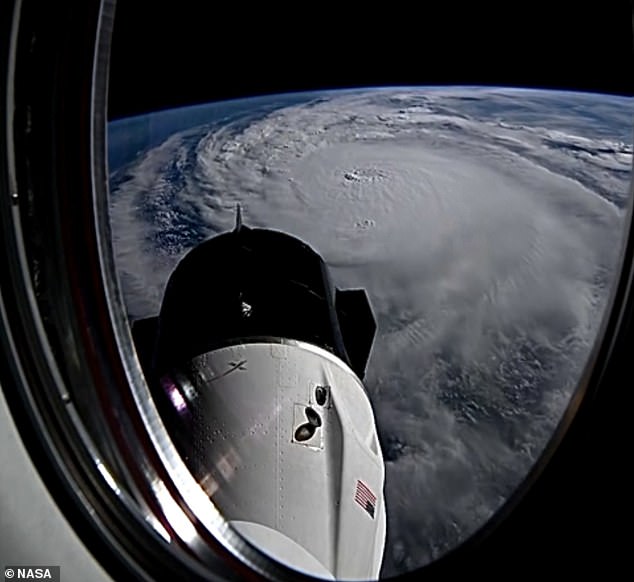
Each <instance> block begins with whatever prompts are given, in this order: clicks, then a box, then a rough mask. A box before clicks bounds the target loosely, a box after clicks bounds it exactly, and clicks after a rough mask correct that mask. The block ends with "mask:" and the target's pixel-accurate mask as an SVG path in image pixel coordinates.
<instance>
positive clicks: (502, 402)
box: [108, 87, 634, 576]
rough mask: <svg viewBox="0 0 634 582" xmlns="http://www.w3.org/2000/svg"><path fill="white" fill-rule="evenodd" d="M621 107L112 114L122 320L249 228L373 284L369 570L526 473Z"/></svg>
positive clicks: (265, 103)
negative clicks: (379, 527) (208, 248)
mask: <svg viewBox="0 0 634 582" xmlns="http://www.w3.org/2000/svg"><path fill="white" fill-rule="evenodd" d="M633 104H634V102H633V100H632V99H631V98H624V97H615V96H607V95H597V94H582V93H569V92H555V91H542V90H527V89H503V88H482V87H448V88H382V89H368V90H354V91H334V92H320V93H303V94H291V95H278V96H267V97H259V98H254V99H245V100H240V101H228V102H221V103H211V104H207V105H200V106H195V107H188V108H183V109H175V110H169V111H163V112H157V113H150V114H148V115H144V116H140V117H135V118H129V119H122V120H117V121H113V122H110V124H109V128H108V140H109V167H110V191H111V200H110V220H111V229H112V244H113V252H114V254H115V259H116V264H117V268H118V273H119V279H120V285H121V288H122V291H123V295H124V298H125V303H126V307H127V310H128V315H129V317H130V319H131V320H133V319H137V318H143V317H147V316H151V315H155V314H156V313H157V312H158V310H159V306H160V303H161V299H162V294H163V289H164V286H165V284H166V282H167V279H168V277H169V275H170V273H171V271H172V270H173V269H174V267H175V265H176V264H177V262H178V260H179V259H180V258H181V257H182V256H183V255H184V254H185V253H186V252H187V251H188V250H189V249H191V248H192V247H194V246H195V245H197V244H198V243H200V242H201V241H203V240H205V239H207V238H208V237H211V236H213V235H215V234H217V233H220V232H223V231H225V230H228V229H231V228H232V227H233V225H234V221H235V209H236V204H237V203H238V202H239V203H240V204H241V206H242V210H243V217H244V222H245V224H247V225H249V226H254V227H270V228H275V229H280V230H283V231H285V232H288V233H290V234H293V235H295V236H299V237H300V238H302V239H304V240H305V241H307V242H308V243H309V244H310V245H311V246H312V247H313V248H315V249H316V250H317V251H318V252H320V253H321V254H322V256H323V257H324V259H325V260H326V261H327V263H328V264H329V265H330V267H331V269H332V274H333V278H334V280H335V283H336V284H337V285H338V286H340V287H343V288H348V287H363V288H365V289H366V290H367V291H368V294H369V296H370V300H371V303H372V306H373V309H374V312H375V316H376V318H377V320H378V332H377V337H376V341H375V344H374V348H373V352H372V355H371V358H370V362H369V368H368V373H367V376H366V382H365V383H366V386H367V390H368V393H369V395H370V398H371V401H372V403H373V406H374V409H375V413H376V420H377V427H378V431H379V435H380V439H381V444H382V448H383V453H384V458H385V463H386V483H385V496H386V508H387V518H388V528H387V540H386V548H385V556H384V562H383V568H382V576H392V575H396V574H399V573H402V572H405V571H408V570H412V569H414V568H417V567H420V566H422V565H424V564H426V563H428V562H430V561H432V560H434V559H435V558H437V557H439V556H441V555H442V554H443V553H445V552H447V551H448V550H450V549H452V548H454V547H455V546H456V545H458V544H459V543H460V542H462V541H463V540H465V539H466V538H467V537H469V536H470V535H471V534H472V533H474V532H475V531H476V530H477V529H478V528H480V527H481V526H482V525H484V524H485V523H486V522H487V520H488V519H489V518H490V517H491V516H492V515H493V514H494V513H495V511H496V510H497V509H499V508H500V507H501V505H502V504H503V503H504V502H505V500H506V499H508V497H509V495H510V494H511V493H512V492H513V491H514V490H515V489H516V488H517V487H518V485H519V484H520V483H521V482H522V480H523V479H524V478H525V477H526V475H527V474H528V472H529V470H530V469H531V467H533V466H534V464H535V463H536V461H537V460H538V458H539V456H540V454H541V453H542V451H543V450H544V447H545V445H546V444H547V443H548V441H549V439H550V438H551V437H552V435H553V433H554V430H555V428H556V426H557V424H558V422H559V421H560V420H561V419H562V416H563V414H564V412H565V411H566V408H567V405H568V403H569V401H570V398H571V395H572V394H573V391H574V390H575V387H576V385H577V383H578V381H579V379H580V376H581V374H582V373H583V370H584V366H585V364H586V361H587V359H588V356H589V353H590V350H591V349H592V346H593V343H594V341H595V339H596V338H597V334H598V330H599V326H600V323H601V320H602V317H603V315H604V312H605V308H606V305H607V301H608V299H609V293H610V289H611V285H612V283H613V282H614V280H615V275H616V273H617V271H618V261H619V258H620V253H621V246H622V242H623V235H624V227H625V215H626V211H627V206H628V203H629V198H630V195H629V180H630V172H631V165H632V131H633V123H632V121H633V120H632V105H633Z"/></svg>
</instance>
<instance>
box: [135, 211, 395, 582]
mask: <svg viewBox="0 0 634 582" xmlns="http://www.w3.org/2000/svg"><path fill="white" fill-rule="evenodd" d="M375 333H376V322H375V319H374V315H373V313H372V310H371V307H370V303H369V300H368V296H367V294H366V292H365V290H363V289H348V290H341V289H336V288H335V287H334V285H333V284H332V282H331V279H330V275H329V272H328V268H327V266H326V263H325V262H324V260H323V259H322V258H321V256H320V255H319V254H318V253H316V252H315V251H314V250H313V249H311V248H310V247H309V246H308V245H307V244H305V243H304V242H302V241H301V240H299V239H298V238H295V237H293V236H290V235H288V234H286V233H283V232H279V231H275V230H269V229H259V228H249V227H247V226H244V225H243V224H242V219H241V213H240V208H239V207H238V211H237V220H236V226H235V228H234V229H233V230H232V231H230V232H225V233H222V234H219V235H217V236H214V237H213V238H211V239H209V240H207V241H205V242H203V243H201V244H200V245H198V246H197V247H195V248H194V249H192V250H191V251H189V253H188V254H186V255H185V256H184V258H182V259H181V261H180V262H179V264H178V265H177V267H176V269H175V270H174V272H173V273H172V275H171V277H170V279H169V281H168V284H167V287H166V289H165V293H164V297H163V303H162V305H161V309H160V313H159V314H158V316H157V317H152V318H148V319H143V320H139V321H136V322H134V324H133V336H134V340H135V343H136V346H137V352H138V354H139V358H140V361H141V364H142V366H143V369H144V372H145V375H146V377H147V379H148V383H149V384H150V386H151V389H152V391H153V394H154V397H155V401H156V405H157V407H158V409H159V411H160V412H161V415H162V418H163V420H164V423H165V425H166V428H167V429H168V431H169V433H170V435H171V436H172V439H173V441H174V444H175V446H176V447H177V449H178V450H179V452H180V454H181V455H182V457H183V459H184V460H185V462H186V463H187V466H188V468H189V469H190V471H191V472H192V474H193V475H194V476H195V477H196V479H197V480H198V483H199V484H200V486H201V487H202V488H203V489H204V490H205V492H206V493H207V494H208V495H209V496H210V498H211V500H212V501H213V502H214V504H215V505H216V507H218V509H219V510H220V511H221V513H222V514H223V516H224V517H225V519H226V520H227V521H228V522H229V523H230V524H231V525H232V526H233V527H234V528H235V530H236V531H237V532H239V533H240V534H241V535H242V536H243V537H244V538H245V539H247V540H248V541H249V542H251V543H252V544H254V545H255V546H256V547H258V548H259V549H260V550H262V551H263V552H265V553H267V554H269V555H270V556H272V557H273V558H275V559H277V560H278V561H280V562H282V563H285V564H287V565H289V566H291V567H293V568H295V569H297V570H299V571H302V572H305V573H308V574H311V575H313V576H317V577H320V578H329V579H356V580H361V579H376V578H378V576H379V570H380V568H381V562H382V559H383V552H384V546H385V527H386V514H385V501H384V495H383V485H384V478H385V466H384V462H383V455H382V452H381V447H380V444H379V440H378V437H377V429H376V423H375V418H374V412H373V409H372V406H371V403H370V400H369V398H368V395H367V393H366V390H365V388H364V385H363V383H362V379H363V378H364V375H365V370H366V365H367V361H368V358H369V356H370V352H371V349H372V344H373V341H374V336H375Z"/></svg>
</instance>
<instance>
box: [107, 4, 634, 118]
mask: <svg viewBox="0 0 634 582" xmlns="http://www.w3.org/2000/svg"><path fill="white" fill-rule="evenodd" d="M233 5H234V6H235V7H234V8H231V7H229V6H227V5H222V7H221V8H220V7H219V6H221V5H220V4H217V3H203V2H188V1H179V2H178V3H176V4H172V3H170V4H161V3H147V2H136V1H132V0H127V1H120V2H119V3H118V5H117V8H116V11H117V12H116V16H115V27H114V39H113V46H112V60H111V76H110V109H109V112H110V117H111V118H118V117H124V116H127V115H132V114H135V113H143V112H146V111H152V110H158V109H165V108H170V107H174V106H178V105H186V104H193V103H203V102H208V101H212V100H221V99H226V98H233V97H242V96H250V95H258V94H264V93H279V92H286V91H299V90H306V89H320V88H338V87H356V86H359V87H364V86H376V85H424V84H470V85H473V84H476V85H477V84H489V85H510V86H532V87H552V88H565V89H577V90H585V91H594V92H607V93H619V94H632V93H634V83H633V75H632V73H633V71H634V66H633V65H634V59H633V56H632V20H631V7H630V3H629V2H623V1H621V2H616V1H605V0H604V1H601V2H592V3H590V2H589V3H574V2H569V1H561V0H560V1H558V2H550V3H549V4H548V5H546V6H543V5H540V4H539V3H532V2H530V3H529V2H525V3H516V2H512V3H505V4H502V3H500V4H499V5H498V4H497V3H490V5H489V6H487V5H486V4H485V3H477V4H476V5H475V6H473V7H471V8H468V7H467V6H468V4H467V3H459V4H457V3H454V2H445V3H443V6H444V8H442V9H440V8H438V7H434V8H432V7H431V3H427V2H425V3H420V4H416V5H412V7H409V6H406V5H405V4H396V3H385V4H383V3H381V4H377V5H375V6H377V7H376V8H373V9H370V8H369V7H370V5H367V6H366V8H364V9H363V11H361V10H358V11H355V10H353V9H351V8H347V7H344V6H343V5H342V4H341V3H339V5H335V6H331V5H328V4H325V3H320V4H294V5H293V4H291V5H289V6H288V7H287V8H286V9H280V8H275V9H273V8H271V6H269V5H260V6H259V7H256V8H252V7H251V6H248V5H246V4H244V3H233ZM366 10H367V11H366Z"/></svg>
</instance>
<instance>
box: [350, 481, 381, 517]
mask: <svg viewBox="0 0 634 582" xmlns="http://www.w3.org/2000/svg"><path fill="white" fill-rule="evenodd" d="M354 500H355V501H356V502H357V503H358V504H359V505H360V506H361V507H363V509H365V510H366V512H367V513H368V515H369V516H370V517H371V518H372V519H374V510H375V509H376V495H375V494H374V493H372V491H370V488H369V487H368V486H367V485H366V484H365V483H364V482H363V481H359V480H357V490H356V492H355V494H354Z"/></svg>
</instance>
